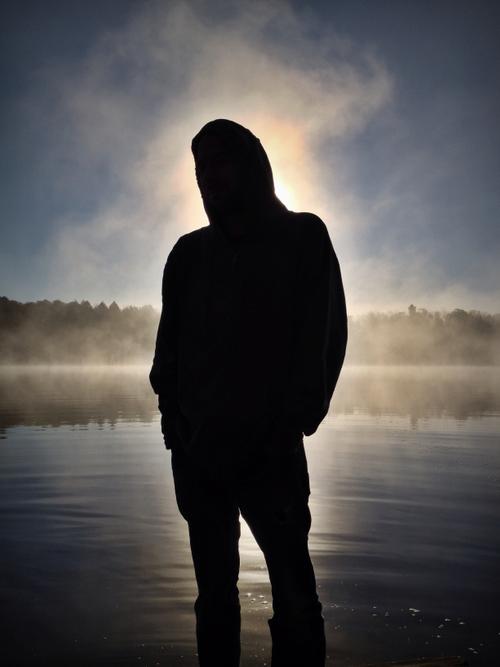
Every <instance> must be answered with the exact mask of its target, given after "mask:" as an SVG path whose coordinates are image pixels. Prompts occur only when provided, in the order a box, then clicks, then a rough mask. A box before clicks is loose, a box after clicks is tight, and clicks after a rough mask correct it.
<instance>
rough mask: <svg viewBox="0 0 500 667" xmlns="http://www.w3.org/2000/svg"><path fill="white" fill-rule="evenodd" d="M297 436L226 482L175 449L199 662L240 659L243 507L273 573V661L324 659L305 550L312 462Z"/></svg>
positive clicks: (313, 665) (225, 666)
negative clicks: (277, 453) (195, 592)
mask: <svg viewBox="0 0 500 667" xmlns="http://www.w3.org/2000/svg"><path fill="white" fill-rule="evenodd" d="M292 437H293V442H291V443H290V446H289V447H288V449H285V451H286V454H283V453H282V454H280V456H279V458H278V457H274V458H273V459H270V458H266V459H265V460H264V461H263V462H262V464H260V465H259V467H258V468H257V469H256V468H255V466H254V467H253V469H252V470H251V472H247V473H245V472H244V471H243V472H242V471H241V470H240V472H239V473H238V474H236V475H235V476H234V477H233V478H227V477H226V478H224V479H221V480H217V479H214V478H209V477H207V476H206V474H204V470H203V468H202V467H200V466H198V465H196V464H195V463H194V462H193V461H192V459H190V458H189V456H188V455H187V454H186V453H185V451H184V450H183V449H182V448H180V447H175V448H173V449H172V470H173V476H174V483H175V494H176V498H177V504H178V507H179V511H180V512H181V514H182V516H183V517H184V519H186V521H187V522H188V527H189V537H190V543H191V553H192V556H193V563H194V569H195V575H196V581H197V584H198V597H197V599H196V602H195V605H194V609H195V613H196V638H197V644H198V658H199V664H200V665H201V666H202V667H209V666H212V665H214V666H215V665H217V666H218V667H237V666H238V665H239V660H240V627H241V625H240V623H241V620H240V603H239V596H238V593H239V592H238V586H237V581H238V574H239V566H240V559H239V551H238V540H239V537H240V522H239V514H240V511H241V514H242V516H243V518H244V519H245V521H246V522H247V524H248V526H249V527H250V530H251V531H252V533H253V535H254V537H255V539H256V541H257V543H258V545H259V547H260V548H261V549H262V552H263V554H264V557H265V559H266V563H267V567H268V571H269V577H270V581H271V586H272V594H273V612H274V613H273V618H271V619H269V620H268V623H269V627H270V631H271V638H272V646H273V648H272V667H284V666H285V665H286V667H295V666H297V667H298V666H299V665H300V667H304V666H306V665H307V666H308V667H323V666H324V664H325V652H326V648H325V633H324V621H323V617H322V614H321V611H322V606H321V603H320V601H319V599H318V595H317V592H316V581H315V576H314V571H313V566H312V563H311V559H310V556H309V550H308V533H309V530H310V527H311V514H310V511H309V507H308V499H309V495H310V487H309V474H308V470H307V460H306V455H305V451H304V443H303V436H302V434H300V435H298V434H297V433H296V432H295V433H294V434H292ZM235 446H237V443H235Z"/></svg>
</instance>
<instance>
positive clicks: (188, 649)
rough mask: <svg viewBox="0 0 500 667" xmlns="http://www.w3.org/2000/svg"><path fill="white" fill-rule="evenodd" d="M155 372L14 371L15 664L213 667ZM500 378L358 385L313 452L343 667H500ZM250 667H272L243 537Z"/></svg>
mask: <svg viewBox="0 0 500 667" xmlns="http://www.w3.org/2000/svg"><path fill="white" fill-rule="evenodd" d="M148 370H149V369H148V368H142V367H141V368H126V369H107V370H106V369H86V370H82V369H80V370H77V369H69V368H66V369H47V368H38V369H20V368H17V369H8V368H4V369H3V370H2V371H1V372H0V438H1V441H0V468H1V486H0V507H1V520H0V540H1V550H0V566H1V570H0V571H1V592H0V608H1V610H2V631H3V633H2V634H3V637H2V645H1V649H0V655H1V656H2V658H3V661H2V664H5V665H45V664H46V665H51V666H52V665H138V664H141V665H162V666H163V665H188V666H189V665H193V666H194V665H197V661H196V657H195V651H196V647H195V643H194V612H193V602H194V598H195V595H196V591H195V585H194V574H193V568H192V562H191V555H190V551H189V543H188V535H187V525H186V524H185V522H184V520H183V519H182V517H181V516H180V514H179V512H178V510H177V505H176V502H175V495H174V490H173V482H172V473H171V468H170V452H169V451H167V450H165V449H164V446H163V441H162V438H161V435H160V430H159V413H158V411H157V408H156V401H155V396H154V395H153V394H152V393H151V390H150V388H149V383H148V379H147V373H148ZM499 434H500V371H499V370H498V369H485V368H482V369H480V368H475V369H465V368H434V369H431V368H397V369H396V368H383V367H382V368H371V369H369V368H355V367H348V368H346V369H345V370H344V373H343V376H342V379H341V382H340V384H339V387H338V390H337V392H336V394H335V396H334V400H333V402H332V410H331V413H330V415H329V416H328V417H327V418H326V419H325V421H324V422H323V424H322V425H321V426H320V428H319V429H318V431H317V433H315V434H314V435H313V436H312V437H310V438H305V445H306V452H307V455H308V461H309V472H310V480H311V498H310V506H311V512H312V517H313V521H312V528H311V533H310V548H311V554H312V558H313V561H314V565H315V569H316V574H317V579H318V585H319V593H320V597H321V600H322V603H323V606H324V616H325V620H326V630H327V642H328V655H329V659H328V664H331V665H339V666H344V665H362V664H366V663H369V662H375V661H376V660H381V659H387V660H389V659H391V660H396V659H403V658H411V657H417V656H436V655H441V654H461V655H463V656H465V657H467V659H468V660H469V663H470V664H471V665H488V666H490V665H497V664H500V613H499V611H498V608H499V606H500V564H499V556H498V554H499V553H500V530H499V524H500V521H499V520H500V465H499V464H500V435H499ZM240 550H241V576H240V582H239V589H240V597H241V603H242V662H241V664H242V667H247V666H248V667H250V666H257V665H265V664H266V663H267V665H269V664H270V659H269V657H270V637H269V635H268V626H267V622H266V620H267V619H268V618H270V616H271V615H272V609H271V596H270V585H269V582H268V578H267V571H266V569H265V564H264V559H263V557H262V554H261V553H260V551H259V549H258V547H257V546H256V544H255V542H254V540H253V537H252V535H251V533H250V531H249V530H248V528H247V526H246V525H245V524H244V522H243V520H242V537H241V542H240Z"/></svg>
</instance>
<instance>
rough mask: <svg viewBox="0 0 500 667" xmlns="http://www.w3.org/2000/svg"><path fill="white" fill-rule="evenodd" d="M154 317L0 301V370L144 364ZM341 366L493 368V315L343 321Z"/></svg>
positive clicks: (84, 304)
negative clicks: (344, 351)
mask: <svg viewBox="0 0 500 667" xmlns="http://www.w3.org/2000/svg"><path fill="white" fill-rule="evenodd" d="M159 316H160V315H159V313H158V311H156V310H155V309H154V308H153V307H152V306H142V307H135V306H127V307H125V308H120V307H119V306H118V305H117V304H116V303H115V302H114V301H113V303H111V304H110V305H109V306H107V305H106V304H105V303H103V302H101V303H100V304H99V305H96V306H92V305H91V304H90V303H89V302H88V301H81V302H78V301H71V302H70V303H64V302H62V301H47V300H44V301H36V302H30V303H19V302H18V301H12V300H10V299H8V298H7V297H0V363H1V364H34V363H35V364H46V363H58V364H133V363H149V362H151V360H152V357H153V353H154V343H155V336H156V330H157V327H158V320H159ZM347 361H348V362H349V363H357V364H479V365H492V364H495V365H498V364H500V314H495V315H491V314H488V313H481V312H479V311H477V310H470V311H465V310H461V309H455V310H453V311H451V312H430V311H428V310H426V309H424V308H416V307H415V306H413V305H411V306H410V307H409V308H408V311H407V312H399V313H369V314H367V315H363V316H360V317H350V318H349V343H348V352H347Z"/></svg>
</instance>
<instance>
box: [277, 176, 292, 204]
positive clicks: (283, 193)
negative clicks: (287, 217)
mask: <svg viewBox="0 0 500 667" xmlns="http://www.w3.org/2000/svg"><path fill="white" fill-rule="evenodd" d="M274 191H275V192H276V196H277V197H278V199H280V200H281V201H282V202H283V204H285V206H286V207H287V208H289V209H292V210H294V209H295V205H296V200H295V195H294V193H293V190H292V189H291V188H290V187H288V185H287V184H286V183H284V182H283V181H281V180H280V179H279V178H275V179H274Z"/></svg>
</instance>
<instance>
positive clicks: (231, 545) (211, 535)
mask: <svg viewBox="0 0 500 667" xmlns="http://www.w3.org/2000/svg"><path fill="white" fill-rule="evenodd" d="M172 471H173V476H174V484H175V494H176V499H177V505H178V507H179V511H180V512H181V514H182V516H183V517H184V519H185V520H186V521H187V523H188V528H189V539H190V545H191V554H192V557H193V564H194V570H195V575H196V582H197V585H198V597H197V598H196V601H195V605H194V610H195V614H196V639H197V645H198V660H199V664H200V666H201V667H212V665H214V666H215V665H217V666H218V667H219V666H220V667H238V665H239V661H240V629H241V617H240V603H239V591H238V586H237V581H238V576H239V567H240V559H239V551H238V542H239V537H240V522H239V509H238V506H237V504H236V501H235V499H234V497H233V495H232V494H231V492H230V490H229V489H228V488H227V486H226V485H224V484H223V483H216V482H213V481H210V480H206V479H203V476H202V475H201V474H200V471H199V470H198V469H197V468H196V467H195V466H193V465H192V463H191V462H190V460H189V459H188V457H187V456H186V454H185V453H184V452H183V451H182V450H180V449H175V450H174V449H173V450H172Z"/></svg>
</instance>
